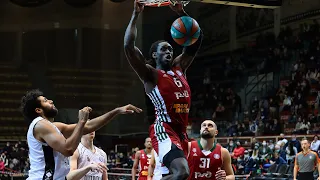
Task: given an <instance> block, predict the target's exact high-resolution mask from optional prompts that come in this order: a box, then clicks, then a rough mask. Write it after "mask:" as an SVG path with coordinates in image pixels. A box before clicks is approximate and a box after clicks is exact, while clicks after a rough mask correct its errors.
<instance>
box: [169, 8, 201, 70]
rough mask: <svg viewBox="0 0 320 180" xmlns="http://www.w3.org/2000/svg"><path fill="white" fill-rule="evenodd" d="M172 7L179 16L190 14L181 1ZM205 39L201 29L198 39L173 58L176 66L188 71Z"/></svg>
mask: <svg viewBox="0 0 320 180" xmlns="http://www.w3.org/2000/svg"><path fill="white" fill-rule="evenodd" d="M170 8H171V9H172V10H173V11H175V12H176V13H177V14H178V15H179V16H189V15H188V14H187V13H186V12H185V11H184V9H183V5H182V4H181V3H176V4H175V5H170ZM202 39H203V32H202V30H200V36H199V38H198V40H197V41H196V42H195V43H194V44H192V45H190V46H185V47H184V48H183V50H182V54H180V55H179V56H178V57H176V58H175V59H174V60H173V65H174V66H180V67H181V69H182V70H183V71H184V73H186V71H187V69H188V67H189V66H190V65H191V63H192V61H193V59H194V58H195V56H196V55H197V53H198V51H199V49H200V47H201V44H202Z"/></svg>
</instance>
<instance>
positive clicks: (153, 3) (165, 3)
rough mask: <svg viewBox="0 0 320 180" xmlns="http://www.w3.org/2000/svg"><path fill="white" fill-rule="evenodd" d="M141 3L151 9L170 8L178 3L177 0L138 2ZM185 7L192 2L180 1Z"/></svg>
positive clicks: (140, 0)
mask: <svg viewBox="0 0 320 180" xmlns="http://www.w3.org/2000/svg"><path fill="white" fill-rule="evenodd" d="M138 1H139V3H141V4H144V5H145V6H149V7H163V6H169V5H170V4H176V3H178V1H177V0H138ZM180 2H181V3H182V5H183V6H186V5H187V4H188V3H189V2H190V1H180Z"/></svg>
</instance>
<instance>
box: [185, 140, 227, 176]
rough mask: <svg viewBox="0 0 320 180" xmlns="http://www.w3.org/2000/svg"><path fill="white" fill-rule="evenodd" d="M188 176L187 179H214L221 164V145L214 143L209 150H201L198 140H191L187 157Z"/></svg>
mask: <svg viewBox="0 0 320 180" xmlns="http://www.w3.org/2000/svg"><path fill="white" fill-rule="evenodd" d="M188 165H189V168H190V176H189V179H188V180H194V179H199V180H215V179H216V177H215V175H216V172H217V171H218V169H219V168H221V166H222V157H221V145H219V144H215V145H214V147H213V148H212V149H211V150H210V151H205V150H203V148H202V146H201V144H200V141H192V142H191V147H190V153H189V157H188Z"/></svg>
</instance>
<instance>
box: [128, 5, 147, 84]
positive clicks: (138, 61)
mask: <svg viewBox="0 0 320 180" xmlns="http://www.w3.org/2000/svg"><path fill="white" fill-rule="evenodd" d="M143 8H144V5H143V4H141V3H139V2H137V1H134V10H133V13H132V17H131V20H130V22H129V25H128V27H127V30H126V33H125V36H124V52H125V55H126V57H127V59H128V61H129V63H130V65H131V67H132V68H133V70H134V71H135V72H136V73H137V75H138V76H139V78H140V79H141V81H143V82H146V81H150V80H152V79H150V78H152V70H151V67H149V66H147V65H146V63H145V58H144V56H143V55H142V53H141V51H140V50H139V49H138V48H137V47H136V46H135V41H136V37H137V27H136V24H137V20H138V18H139V15H140V13H141V12H142V11H143Z"/></svg>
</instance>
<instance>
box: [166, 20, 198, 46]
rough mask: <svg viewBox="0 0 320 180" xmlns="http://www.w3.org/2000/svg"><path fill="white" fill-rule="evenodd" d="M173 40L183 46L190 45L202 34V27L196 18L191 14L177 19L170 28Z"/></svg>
mask: <svg viewBox="0 0 320 180" xmlns="http://www.w3.org/2000/svg"><path fill="white" fill-rule="evenodd" d="M170 33H171V36H172V38H173V40H174V41H175V42H176V43H178V44H179V45H181V46H190V45H192V44H193V43H195V42H196V41H197V40H198V38H199V36H200V27H199V24H198V22H197V21H196V20H194V19H193V18H191V17H189V16H182V17H180V18H178V19H176V20H175V21H174V22H173V23H172V26H171V29H170Z"/></svg>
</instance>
